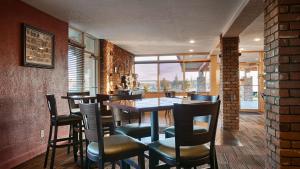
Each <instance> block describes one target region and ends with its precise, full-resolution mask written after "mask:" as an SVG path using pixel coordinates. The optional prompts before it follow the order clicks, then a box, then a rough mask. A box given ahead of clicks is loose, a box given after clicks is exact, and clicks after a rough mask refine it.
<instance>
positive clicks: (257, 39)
mask: <svg viewBox="0 0 300 169" xmlns="http://www.w3.org/2000/svg"><path fill="white" fill-rule="evenodd" d="M253 40H254V41H255V42H259V41H260V40H261V39H260V38H254V39H253Z"/></svg>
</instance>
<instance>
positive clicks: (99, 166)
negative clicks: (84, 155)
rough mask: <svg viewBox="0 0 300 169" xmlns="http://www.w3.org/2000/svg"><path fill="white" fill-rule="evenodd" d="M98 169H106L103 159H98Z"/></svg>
mask: <svg viewBox="0 0 300 169" xmlns="http://www.w3.org/2000/svg"><path fill="white" fill-rule="evenodd" d="M98 169H104V163H103V160H102V159H98Z"/></svg>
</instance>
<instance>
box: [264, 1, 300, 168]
mask: <svg viewBox="0 0 300 169" xmlns="http://www.w3.org/2000/svg"><path fill="white" fill-rule="evenodd" d="M264 14H265V21H264V22H265V52H266V53H265V54H266V55H265V56H266V57H265V67H266V69H265V71H266V90H265V94H266V97H265V102H266V106H265V107H266V108H265V109H266V130H267V148H268V158H267V162H266V164H267V166H266V168H274V169H275V168H276V169H277V168H295V169H296V168H300V1H299V0H265V10H264Z"/></svg>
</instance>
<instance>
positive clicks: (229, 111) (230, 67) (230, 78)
mask: <svg viewBox="0 0 300 169" xmlns="http://www.w3.org/2000/svg"><path fill="white" fill-rule="evenodd" d="M221 52H222V55H221V65H220V78H221V81H220V83H221V87H220V96H221V100H222V106H221V112H222V116H223V128H224V129H230V130H238V129H239V109H240V105H239V56H240V53H239V37H225V38H224V37H223V38H221Z"/></svg>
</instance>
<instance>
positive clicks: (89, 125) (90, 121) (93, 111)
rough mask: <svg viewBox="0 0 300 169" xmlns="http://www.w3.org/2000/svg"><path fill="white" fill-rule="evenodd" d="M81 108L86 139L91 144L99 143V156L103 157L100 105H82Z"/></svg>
mask: <svg viewBox="0 0 300 169" xmlns="http://www.w3.org/2000/svg"><path fill="white" fill-rule="evenodd" d="M79 107H80V112H81V114H82V117H83V121H84V131H85V137H86V139H87V140H88V141H89V142H97V143H98V148H99V155H102V154H103V150H104V146H103V130H102V128H103V127H102V118H101V112H99V109H98V103H89V104H86V103H81V104H79Z"/></svg>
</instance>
